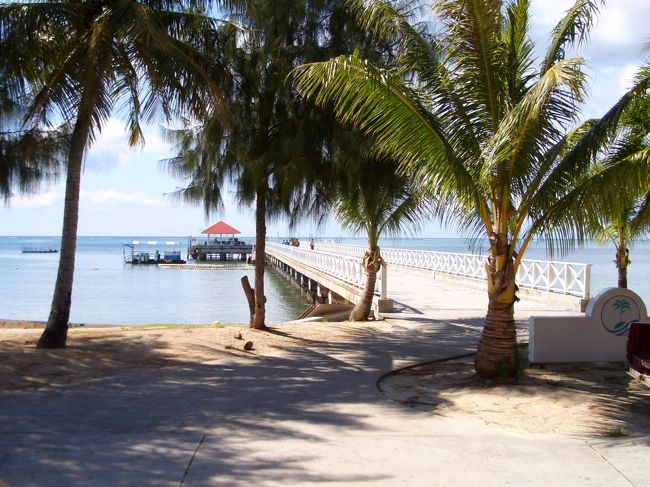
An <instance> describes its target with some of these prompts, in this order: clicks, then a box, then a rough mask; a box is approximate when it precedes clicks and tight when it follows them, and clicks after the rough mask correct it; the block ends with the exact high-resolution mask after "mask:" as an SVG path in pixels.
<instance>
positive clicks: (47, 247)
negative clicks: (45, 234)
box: [21, 241, 59, 254]
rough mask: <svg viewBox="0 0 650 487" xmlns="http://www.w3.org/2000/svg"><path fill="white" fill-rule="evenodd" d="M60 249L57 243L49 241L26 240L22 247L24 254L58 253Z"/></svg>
mask: <svg viewBox="0 0 650 487" xmlns="http://www.w3.org/2000/svg"><path fill="white" fill-rule="evenodd" d="M58 251H59V249H58V248H57V247H56V244H55V243H54V242H49V241H34V242H25V243H24V244H23V245H22V248H21V252H22V253H23V254H56V253H57V252H58Z"/></svg>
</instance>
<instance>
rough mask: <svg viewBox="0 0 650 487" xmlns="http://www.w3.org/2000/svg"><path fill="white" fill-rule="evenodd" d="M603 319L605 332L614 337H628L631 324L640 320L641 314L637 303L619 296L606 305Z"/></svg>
mask: <svg viewBox="0 0 650 487" xmlns="http://www.w3.org/2000/svg"><path fill="white" fill-rule="evenodd" d="M635 311H636V313H635ZM601 318H602V323H603V327H604V328H605V330H607V331H608V332H609V333H611V334H612V335H617V336H623V335H627V332H628V330H629V329H630V324H631V323H632V322H633V321H636V320H638V319H639V312H638V308H637V306H636V303H633V302H632V303H631V302H630V301H629V300H628V299H626V298H622V297H620V296H617V297H614V298H612V299H610V300H609V301H608V302H607V303H606V304H605V306H604V307H603V313H602V315H601Z"/></svg>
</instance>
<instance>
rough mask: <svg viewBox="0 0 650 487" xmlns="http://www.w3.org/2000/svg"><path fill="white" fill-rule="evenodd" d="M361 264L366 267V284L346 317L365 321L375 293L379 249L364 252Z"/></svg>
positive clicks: (379, 258)
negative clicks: (359, 297)
mask: <svg viewBox="0 0 650 487" xmlns="http://www.w3.org/2000/svg"><path fill="white" fill-rule="evenodd" d="M363 266H364V267H365V269H366V284H365V287H364V288H363V294H362V295H361V299H359V301H357V304H356V305H355V306H354V309H353V310H352V313H350V318H348V319H349V320H350V321H366V320H368V316H370V308H371V307H372V298H373V297H374V295H375V284H376V283H377V272H379V269H380V268H381V256H380V254H379V249H377V250H375V251H372V250H368V251H367V252H366V254H365V255H364V257H363Z"/></svg>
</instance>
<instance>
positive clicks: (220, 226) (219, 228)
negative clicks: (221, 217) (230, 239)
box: [201, 221, 241, 235]
mask: <svg viewBox="0 0 650 487" xmlns="http://www.w3.org/2000/svg"><path fill="white" fill-rule="evenodd" d="M201 233H204V234H206V235H237V234H239V233H241V232H240V231H239V230H237V229H236V228H233V227H231V226H230V225H228V224H227V223H226V222H224V221H218V222H217V223H215V224H214V225H212V226H211V227H208V228H206V229H205V230H203V231H202V232H201Z"/></svg>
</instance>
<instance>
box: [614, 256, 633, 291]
mask: <svg viewBox="0 0 650 487" xmlns="http://www.w3.org/2000/svg"><path fill="white" fill-rule="evenodd" d="M629 256H630V251H629V250H628V249H626V248H625V245H622V246H620V245H619V246H617V247H616V260H615V261H614V262H615V263H616V269H617V270H618V287H622V288H625V289H627V266H628V265H629V264H630V258H629Z"/></svg>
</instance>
